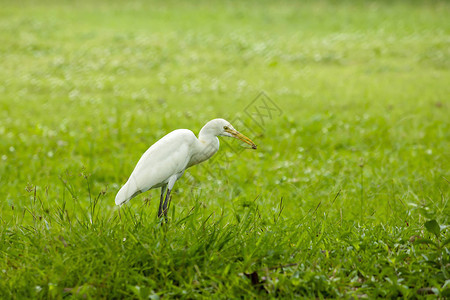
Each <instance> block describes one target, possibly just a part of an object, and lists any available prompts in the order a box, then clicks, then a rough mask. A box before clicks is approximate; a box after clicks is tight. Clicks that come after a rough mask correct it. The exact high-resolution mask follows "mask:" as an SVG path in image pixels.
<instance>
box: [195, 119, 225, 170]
mask: <svg viewBox="0 0 450 300" xmlns="http://www.w3.org/2000/svg"><path fill="white" fill-rule="evenodd" d="M196 148H197V149H196V151H195V154H194V155H193V156H192V158H191V160H190V161H189V166H192V165H196V164H199V163H201V162H202V161H205V160H207V159H208V158H210V157H211V156H213V155H214V154H215V153H216V152H217V151H218V150H219V139H218V138H217V131H216V130H214V128H211V127H210V126H208V124H206V125H205V126H204V127H203V128H202V129H201V130H200V133H199V134H198V143H197V147H196ZM189 166H188V167H189Z"/></svg>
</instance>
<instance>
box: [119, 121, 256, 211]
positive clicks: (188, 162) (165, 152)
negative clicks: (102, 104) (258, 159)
mask: <svg viewBox="0 0 450 300" xmlns="http://www.w3.org/2000/svg"><path fill="white" fill-rule="evenodd" d="M217 136H228V137H234V138H237V139H240V140H242V141H244V142H246V143H247V144H249V145H251V146H252V148H253V149H256V145H255V144H254V143H253V142H252V141H251V140H250V139H249V138H247V137H246V136H244V135H243V134H241V133H239V132H238V131H236V130H235V129H234V128H233V126H232V125H231V124H230V123H229V122H228V121H226V120H224V119H214V120H211V121H209V122H208V123H206V125H205V126H203V128H202V129H201V130H200V133H199V135H198V138H197V137H196V136H195V134H194V133H193V132H192V131H190V130H188V129H177V130H174V131H172V132H170V133H169V134H167V135H165V136H164V137H163V138H161V139H160V140H159V141H157V142H156V143H154V144H153V145H152V146H151V147H150V148H148V150H147V151H145V153H144V154H143V155H142V157H141V158H140V159H139V161H138V163H137V165H136V167H135V168H134V170H133V172H132V173H131V175H130V178H129V179H128V181H127V182H126V183H125V185H124V186H123V187H122V188H121V189H120V190H119V192H118V193H117V195H116V200H115V202H116V205H121V204H123V203H125V202H127V201H128V200H130V199H131V198H133V197H135V196H136V195H138V194H140V193H143V192H145V191H147V190H149V189H153V188H158V187H161V198H160V205H159V211H158V216H159V217H161V216H162V214H163V213H164V215H166V213H167V203H168V200H169V198H170V191H171V190H172V188H173V186H174V184H175V182H176V181H177V180H178V179H179V178H180V177H181V176H182V175H183V173H184V170H186V169H187V168H189V167H191V166H193V165H196V164H198V163H201V162H203V161H205V160H207V159H208V158H210V157H211V156H213V155H214V154H215V153H216V152H217V150H219V139H218V138H217ZM166 190H167V195H166V197H165V201H164V202H163V199H164V193H165V192H166Z"/></svg>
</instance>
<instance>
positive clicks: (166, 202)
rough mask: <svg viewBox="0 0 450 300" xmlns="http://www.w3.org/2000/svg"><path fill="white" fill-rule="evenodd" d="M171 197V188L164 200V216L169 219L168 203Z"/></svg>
mask: <svg viewBox="0 0 450 300" xmlns="http://www.w3.org/2000/svg"><path fill="white" fill-rule="evenodd" d="M169 199H170V190H169V189H168V190H167V194H166V200H164V205H163V212H164V217H165V218H166V220H167V204H168V203H169Z"/></svg>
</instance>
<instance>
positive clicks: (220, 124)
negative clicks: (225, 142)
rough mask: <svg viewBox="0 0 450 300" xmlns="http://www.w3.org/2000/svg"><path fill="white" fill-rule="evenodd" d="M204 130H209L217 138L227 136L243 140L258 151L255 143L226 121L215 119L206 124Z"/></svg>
mask: <svg viewBox="0 0 450 300" xmlns="http://www.w3.org/2000/svg"><path fill="white" fill-rule="evenodd" d="M203 130H207V131H209V132H210V133H212V134H213V135H215V136H227V137H233V138H236V139H238V140H241V141H243V142H245V143H247V144H249V145H250V146H252V148H253V149H256V145H255V143H253V141H252V140H251V139H249V138H248V137H246V136H245V135H243V134H242V133H240V132H239V131H237V130H236V129H234V127H233V125H231V124H230V122H228V121H227V120H224V119H214V120H211V121H209V122H208V123H206V125H205V126H204V127H203V128H202V131H203Z"/></svg>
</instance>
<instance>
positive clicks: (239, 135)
mask: <svg viewBox="0 0 450 300" xmlns="http://www.w3.org/2000/svg"><path fill="white" fill-rule="evenodd" d="M225 131H226V132H228V133H229V134H231V135H232V136H233V137H234V138H237V139H238V140H241V141H243V142H244V143H247V144H249V145H250V146H252V149H256V148H257V146H256V144H255V143H253V141H252V140H251V139H249V138H248V137H246V136H245V135H243V134H242V133H240V132H239V131H236V130H233V129H225Z"/></svg>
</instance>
